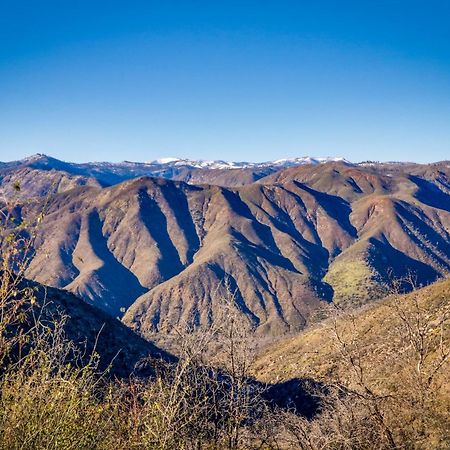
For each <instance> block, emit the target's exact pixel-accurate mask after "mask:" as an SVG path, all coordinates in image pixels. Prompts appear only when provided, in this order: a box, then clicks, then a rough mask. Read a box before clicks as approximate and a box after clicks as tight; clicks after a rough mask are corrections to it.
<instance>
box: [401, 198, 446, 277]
mask: <svg viewBox="0 0 450 450" xmlns="http://www.w3.org/2000/svg"><path fill="white" fill-rule="evenodd" d="M395 208H396V210H397V212H398V215H399V217H400V218H401V219H402V221H404V220H406V221H407V222H408V223H409V224H412V225H413V227H414V229H415V230H417V231H418V232H419V234H420V236H421V237H422V238H424V239H425V243H423V242H422V241H421V240H420V239H419V238H418V237H417V236H416V235H415V234H413V233H408V235H409V238H410V239H411V240H412V241H413V242H414V243H415V244H416V245H417V246H418V247H420V248H421V249H422V250H423V251H424V252H425V253H426V254H427V255H428V256H429V257H430V258H432V259H433V260H434V261H436V262H437V263H438V264H439V265H441V266H442V267H444V268H445V269H447V270H448V269H450V265H449V263H448V260H445V259H444V258H443V257H442V256H441V255H450V243H449V241H448V240H447V239H445V238H443V237H442V236H441V235H440V234H439V233H437V232H436V231H435V230H434V229H433V228H432V227H431V226H429V225H428V224H427V222H426V220H427V219H428V218H427V217H426V216H425V214H424V213H423V212H420V214H421V215H422V216H424V217H423V219H422V218H419V217H417V216H416V215H415V214H413V213H412V212H411V211H410V210H409V209H408V208H407V204H406V206H405V204H402V203H396V205H395ZM405 228H407V227H406V226H405ZM407 231H408V230H407ZM428 242H429V243H430V245H428V244H427V243H428ZM434 249H437V250H438V252H436V251H435V250H434ZM439 253H441V255H439Z"/></svg>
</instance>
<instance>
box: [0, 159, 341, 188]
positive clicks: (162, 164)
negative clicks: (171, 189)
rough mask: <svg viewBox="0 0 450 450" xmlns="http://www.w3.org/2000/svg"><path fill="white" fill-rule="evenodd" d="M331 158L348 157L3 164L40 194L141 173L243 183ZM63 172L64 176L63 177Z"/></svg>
mask: <svg viewBox="0 0 450 450" xmlns="http://www.w3.org/2000/svg"><path fill="white" fill-rule="evenodd" d="M329 161H342V162H347V161H345V159H344V158H311V157H301V158H291V159H280V160H277V161H269V162H264V163H249V162H226V161H202V160H190V159H179V158H161V159H157V160H155V161H150V162H130V161H124V162H121V163H110V162H88V163H82V164H78V163H70V162H64V161H60V160H58V159H55V158H52V157H50V156H47V155H43V154H39V153H38V154H36V155H32V156H30V157H28V158H24V159H21V160H18V161H11V162H3V163H0V176H3V179H5V177H6V182H8V181H11V176H12V177H16V176H20V178H21V180H22V184H23V185H24V186H27V188H28V191H27V193H30V194H31V193H32V194H36V195H42V194H43V193H44V192H49V191H52V192H59V191H61V190H65V189H68V188H71V187H73V186H77V185H98V186H102V187H105V186H112V185H114V184H117V183H120V182H122V181H125V180H129V179H132V178H136V177H140V176H149V177H163V178H167V179H170V180H177V181H184V182H187V183H191V184H202V183H207V184H208V183H209V184H218V185H221V186H241V185H244V184H248V183H251V182H254V181H257V180H259V179H260V178H263V177H265V176H267V175H269V174H271V173H274V172H276V171H278V170H280V169H282V168H286V167H292V166H299V165H304V164H320V163H325V162H329ZM36 171H47V172H49V173H47V174H46V176H45V177H43V176H42V174H40V175H39V180H34V175H35V174H36ZM55 172H57V173H55ZM61 174H64V176H60V175H61ZM8 175H9V178H8ZM3 184H4V183H3Z"/></svg>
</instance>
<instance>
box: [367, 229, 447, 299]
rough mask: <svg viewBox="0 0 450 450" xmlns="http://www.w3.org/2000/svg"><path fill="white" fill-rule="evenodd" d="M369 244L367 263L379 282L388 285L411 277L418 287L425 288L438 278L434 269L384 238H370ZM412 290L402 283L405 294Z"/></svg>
mask: <svg viewBox="0 0 450 450" xmlns="http://www.w3.org/2000/svg"><path fill="white" fill-rule="evenodd" d="M369 242H370V247H369V262H370V265H371V266H372V267H373V268H374V269H375V270H376V271H377V273H378V274H379V275H380V276H381V278H382V279H381V280H380V281H382V282H384V283H388V284H389V283H390V282H392V281H393V279H402V278H405V277H408V276H409V275H413V276H415V277H416V280H417V283H418V285H419V286H426V285H428V284H430V283H432V282H433V281H436V280H437V279H438V278H439V273H438V272H437V271H436V270H435V269H433V268H432V267H430V266H427V265H426V264H424V263H423V262H421V261H417V260H416V259H413V258H411V257H409V256H408V255H405V254H404V253H402V252H401V251H399V250H397V249H396V248H394V247H393V246H392V245H391V244H390V242H389V241H388V240H387V239H386V238H384V239H383V241H380V240H377V239H375V238H370V239H369ZM412 288H413V287H412V286H410V285H409V284H408V283H404V286H403V290H404V291H405V292H407V291H410V290H411V289H412Z"/></svg>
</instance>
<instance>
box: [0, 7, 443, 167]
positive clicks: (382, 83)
mask: <svg viewBox="0 0 450 450" xmlns="http://www.w3.org/2000/svg"><path fill="white" fill-rule="evenodd" d="M36 152H42V153H47V154H50V155H53V156H55V157H58V158H61V159H65V160H71V161H86V160H97V161H98V160H111V161H120V160H124V159H128V160H141V161H142V160H151V159H154V158H156V157H160V156H180V157H191V158H203V159H219V158H220V159H229V160H254V161H261V160H269V159H275V158H281V157H290V156H301V155H306V154H309V155H316V156H321V155H339V156H345V157H347V158H348V159H350V160H353V161H359V160H365V159H377V160H393V159H396V160H417V161H436V160H442V159H450V2H449V1H448V0H441V1H437V0H428V1H425V0H423V1H415V0H409V1H399V0H398V1H396V0H391V1H387V0H386V1H384V0H378V1H376V0H374V1H370V0H367V1H365V0H364V1H362V0H358V1H346V0H340V1H339V0H336V1H325V0H324V1H320V0H309V1H301V0H297V1H282V0H278V1H264V0H259V1H245V0H240V1H232V0H231V1H230V0H224V1H212V0H210V1H191V2H188V1H185V2H183V1H168V0H166V1H159V2H152V1H142V2H141V1H133V0H127V1H125V0H121V1H114V0H109V1H104V2H100V1H95V0H89V1H83V0H79V1H77V0H72V1H65V0H59V1H54V2H52V1H46V0H39V1H38V0H27V1H14V0H0V161H1V160H3V161H5V160H11V159H16V158H21V157H23V156H26V155H29V154H32V153H36Z"/></svg>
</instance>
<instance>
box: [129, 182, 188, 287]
mask: <svg viewBox="0 0 450 450" xmlns="http://www.w3.org/2000/svg"><path fill="white" fill-rule="evenodd" d="M138 195H139V206H140V217H141V219H142V222H143V223H144V225H145V226H146V228H147V230H148V231H149V233H150V235H151V236H152V238H153V239H154V240H155V242H156V243H157V244H158V248H159V250H160V252H161V259H160V260H159V261H158V262H157V265H158V268H159V270H160V272H161V274H162V276H163V277H164V279H165V280H167V279H169V278H172V277H173V276H175V275H178V274H179V273H180V272H181V271H182V270H183V264H182V263H181V261H180V256H179V254H178V250H177V249H176V247H175V245H174V244H173V242H172V239H171V238H170V235H169V232H168V230H167V218H166V216H165V215H164V214H163V212H162V211H161V208H160V207H159V205H158V204H157V202H156V201H155V200H153V199H152V198H151V197H150V196H149V194H148V192H147V190H146V189H140V190H139V193H138Z"/></svg>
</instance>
